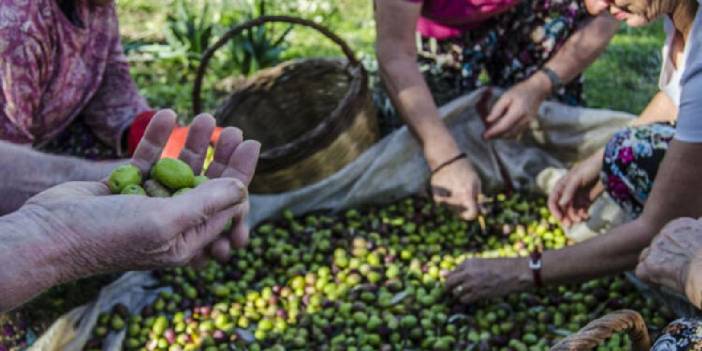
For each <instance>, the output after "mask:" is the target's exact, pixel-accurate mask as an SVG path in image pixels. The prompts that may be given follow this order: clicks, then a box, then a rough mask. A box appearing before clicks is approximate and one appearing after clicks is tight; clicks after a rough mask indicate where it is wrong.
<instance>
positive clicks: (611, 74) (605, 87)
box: [585, 22, 664, 113]
mask: <svg viewBox="0 0 702 351" xmlns="http://www.w3.org/2000/svg"><path fill="white" fill-rule="evenodd" d="M663 40H664V33H663V28H662V25H661V23H660V22H659V23H655V24H653V25H651V26H649V27H646V28H642V29H632V28H628V27H626V26H622V29H621V30H620V31H619V33H617V35H616V36H615V37H614V39H612V42H611V43H610V45H609V47H608V48H607V51H605V53H604V54H603V55H602V56H600V58H599V59H598V60H597V61H596V62H595V63H594V64H593V65H592V66H590V68H589V69H588V70H587V71H586V72H585V98H586V101H587V103H588V105H589V106H591V107H598V108H610V109H614V110H620V111H628V112H632V113H639V112H641V110H643V108H644V107H645V106H646V104H647V103H648V101H649V100H650V99H651V97H652V96H653V95H654V94H655V92H656V90H657V89H658V74H659V72H660V64H661V57H660V56H661V55H660V47H661V45H662V43H663Z"/></svg>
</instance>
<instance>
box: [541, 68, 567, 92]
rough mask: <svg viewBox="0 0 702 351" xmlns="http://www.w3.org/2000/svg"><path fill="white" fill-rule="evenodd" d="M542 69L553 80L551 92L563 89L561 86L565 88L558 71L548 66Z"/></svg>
mask: <svg viewBox="0 0 702 351" xmlns="http://www.w3.org/2000/svg"><path fill="white" fill-rule="evenodd" d="M541 71H542V72H544V74H546V76H547V77H548V80H550V81H551V94H555V93H557V92H558V91H559V90H561V88H563V81H562V80H561V78H560V77H559V76H558V73H556V72H554V71H553V70H552V69H550V68H548V67H546V66H544V67H542V68H541Z"/></svg>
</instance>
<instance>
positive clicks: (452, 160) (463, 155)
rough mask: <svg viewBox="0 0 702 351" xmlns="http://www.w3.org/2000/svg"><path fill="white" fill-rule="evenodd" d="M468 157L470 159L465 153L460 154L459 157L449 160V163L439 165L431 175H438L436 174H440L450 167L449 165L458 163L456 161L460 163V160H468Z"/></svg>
mask: <svg viewBox="0 0 702 351" xmlns="http://www.w3.org/2000/svg"><path fill="white" fill-rule="evenodd" d="M466 157H468V155H466V153H465V152H461V153H460V154H458V155H456V156H454V157H452V158H450V159H449V160H447V161H444V163H442V164H440V165H438V166H437V167H436V168H434V169H433V170H432V171H431V175H434V174H436V173H439V171H440V170H441V169H443V168H446V166H448V165H450V164H452V163H454V162H456V161H458V160H460V159H462V158H466Z"/></svg>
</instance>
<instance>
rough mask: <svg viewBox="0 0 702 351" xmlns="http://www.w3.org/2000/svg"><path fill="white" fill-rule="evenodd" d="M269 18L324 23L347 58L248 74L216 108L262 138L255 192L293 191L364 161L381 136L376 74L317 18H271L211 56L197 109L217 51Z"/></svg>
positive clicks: (222, 119)
mask: <svg viewBox="0 0 702 351" xmlns="http://www.w3.org/2000/svg"><path fill="white" fill-rule="evenodd" d="M269 22H284V23H291V24H297V25H302V26H306V27H311V28H313V29H316V30H317V31H318V32H320V33H321V34H322V35H324V36H325V37H327V38H328V39H330V40H332V41H333V42H334V43H336V44H337V45H338V46H340V47H341V49H342V51H343V52H344V54H345V56H346V59H322V58H314V59H301V60H295V61H289V62H285V63H282V64H280V65H278V66H276V67H273V68H269V69H265V70H262V71H260V72H258V73H257V74H256V75H255V76H253V77H251V78H249V79H247V80H246V81H245V82H244V83H243V84H242V85H240V86H239V87H237V88H236V89H235V91H233V92H232V93H231V95H230V96H229V97H228V98H227V100H226V101H225V102H224V103H223V104H222V106H220V107H219V108H218V109H217V110H216V112H215V118H217V121H218V123H219V124H220V125H225V126H236V127H238V128H240V129H242V130H243V132H244V135H245V136H246V138H250V139H256V140H258V141H260V142H261V143H262V150H261V157H260V159H259V163H258V167H257V170H256V176H255V177H254V179H253V181H252V184H251V187H250V189H251V191H252V192H254V193H279V192H285V191H291V190H294V189H297V188H300V187H303V186H306V185H310V184H313V183H315V182H318V181H320V180H322V179H324V178H326V177H328V176H329V175H331V174H333V173H335V172H336V171H338V170H340V169H341V168H343V167H344V166H345V165H347V164H348V163H350V162H351V161H353V160H354V159H356V157H358V156H359V155H360V154H361V153H363V152H364V151H365V150H367V149H368V148H369V147H370V146H372V145H373V144H374V143H375V142H376V141H377V140H378V138H379V132H378V123H377V117H376V113H375V110H374V107H373V103H372V100H371V95H370V91H369V89H368V76H367V73H366V71H365V69H364V68H363V65H361V63H360V62H359V61H358V60H357V59H356V58H355V57H354V55H353V52H352V51H351V49H350V48H349V46H348V45H347V44H346V43H345V42H344V41H343V40H342V39H341V38H339V37H338V36H337V35H335V34H334V33H332V32H330V31H329V30H328V29H326V28H324V27H322V26H320V25H319V24H316V23H314V22H311V21H308V20H304V19H300V18H294V17H288V16H263V17H259V18H256V19H254V20H251V21H249V22H246V23H243V24H240V25H238V26H235V27H233V28H232V29H230V30H229V31H228V32H227V33H225V34H224V35H223V36H222V38H220V39H219V40H218V41H217V42H216V43H215V44H214V45H213V46H212V47H210V48H209V49H208V50H207V51H206V52H205V53H204V55H203V57H202V62H201V65H200V67H199V69H198V72H197V78H196V81H195V85H194V87H193V112H194V114H198V113H200V111H201V110H202V103H201V89H202V81H203V78H204V75H205V71H206V69H207V65H208V62H209V61H210V59H211V58H212V56H213V55H214V53H215V51H216V50H218V49H219V48H221V47H222V46H223V45H224V44H225V43H226V42H227V41H228V40H229V39H231V38H232V37H234V36H236V35H238V34H239V33H241V32H242V31H244V30H247V29H250V28H253V27H256V26H260V25H263V24H265V23H269Z"/></svg>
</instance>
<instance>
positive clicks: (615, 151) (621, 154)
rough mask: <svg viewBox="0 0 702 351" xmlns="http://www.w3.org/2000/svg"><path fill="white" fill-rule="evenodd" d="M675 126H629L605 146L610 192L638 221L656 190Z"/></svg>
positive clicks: (604, 170) (604, 173)
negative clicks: (647, 200)
mask: <svg viewBox="0 0 702 351" xmlns="http://www.w3.org/2000/svg"><path fill="white" fill-rule="evenodd" d="M673 136H675V126H673V125H671V124H667V123H656V124H651V125H645V126H637V127H629V128H626V129H623V130H622V131H620V132H618V133H616V134H615V135H614V136H613V137H612V139H610V141H609V142H608V143H607V146H606V147H605V154H604V160H603V167H602V174H601V179H602V183H603V184H604V185H605V189H606V190H607V193H609V195H610V196H611V197H612V199H614V201H616V202H617V204H619V206H620V207H622V208H623V209H624V211H625V212H626V213H627V214H628V215H629V217H630V218H636V217H638V216H639V215H640V214H641V211H643V207H644V203H645V202H646V199H647V198H648V195H649V194H650V193H651V189H652V188H653V180H654V178H655V177H656V174H657V173H658V166H659V165H660V163H661V161H662V160H663V157H664V156H665V152H666V151H667V150H668V146H669V145H670V142H671V141H672V140H673Z"/></svg>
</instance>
